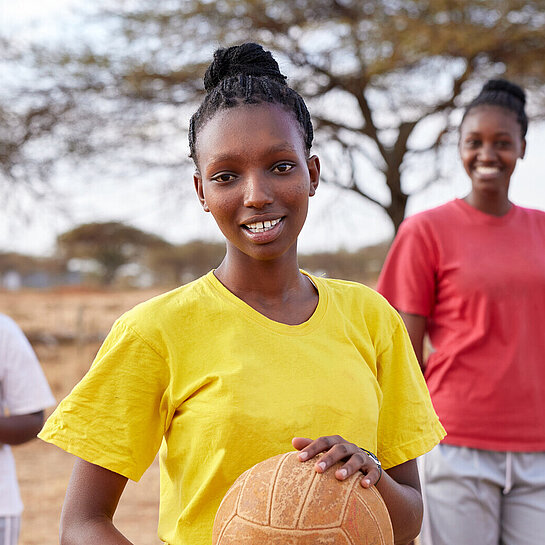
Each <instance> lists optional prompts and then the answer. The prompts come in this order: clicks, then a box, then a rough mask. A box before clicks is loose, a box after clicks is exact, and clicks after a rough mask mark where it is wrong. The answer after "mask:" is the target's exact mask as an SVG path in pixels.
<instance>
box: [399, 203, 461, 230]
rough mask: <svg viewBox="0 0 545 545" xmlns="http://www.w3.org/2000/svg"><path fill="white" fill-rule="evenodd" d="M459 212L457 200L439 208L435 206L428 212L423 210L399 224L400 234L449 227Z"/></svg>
mask: <svg viewBox="0 0 545 545" xmlns="http://www.w3.org/2000/svg"><path fill="white" fill-rule="evenodd" d="M460 212H461V208H460V203H459V199H455V200H453V201H449V202H447V203H445V204H442V205H440V206H436V207H435V208H430V209H429V210H424V211H423V212H418V213H416V214H413V215H412V216H408V217H407V218H406V219H404V220H403V222H402V223H401V227H400V232H402V231H408V230H411V231H417V230H426V229H429V228H437V227H440V226H441V225H443V224H444V225H451V224H452V222H453V221H455V220H456V218H457V217H458V216H459V215H460Z"/></svg>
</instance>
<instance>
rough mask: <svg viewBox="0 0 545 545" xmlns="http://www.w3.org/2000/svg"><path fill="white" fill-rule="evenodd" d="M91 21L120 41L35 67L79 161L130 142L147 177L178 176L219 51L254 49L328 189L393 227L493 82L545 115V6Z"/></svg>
mask: <svg viewBox="0 0 545 545" xmlns="http://www.w3.org/2000/svg"><path fill="white" fill-rule="evenodd" d="M95 21H100V24H101V25H102V26H103V27H106V28H108V29H109V32H110V36H113V37H114V39H110V40H109V41H108V43H107V44H105V43H103V42H100V41H96V40H95V43H88V44H86V45H85V46H78V47H71V48H70V47H67V48H66V49H65V50H63V51H62V52H60V53H59V52H48V53H47V54H45V53H43V52H42V53H41V54H40V55H39V56H37V55H34V57H33V58H34V60H35V61H36V62H37V64H36V66H38V68H39V70H42V71H43V70H44V67H46V66H47V67H48V76H49V77H50V78H53V79H56V80H57V81H59V78H60V80H61V81H62V85H61V84H60V83H59V84H58V85H57V86H56V87H55V89H56V90H57V91H56V92H57V95H58V97H62V99H59V101H60V104H61V107H63V105H64V106H67V105H68V106H67V107H68V109H69V110H68V112H69V114H70V115H69V116H68V118H69V119H71V120H72V122H71V126H70V128H69V129H66V128H65V131H66V135H67V136H66V138H67V139H68V140H69V141H71V142H73V143H80V144H81V143H83V144H84V145H79V146H74V150H75V152H76V153H83V152H84V153H89V152H91V151H93V150H96V149H98V150H100V152H101V153H106V151H107V149H110V150H119V145H120V144H122V145H123V149H124V152H125V153H130V150H131V149H132V150H136V149H138V158H139V160H140V161H141V165H142V166H144V167H145V168H153V167H161V168H162V167H164V166H171V167H176V168H178V167H179V166H180V159H179V157H180V155H179V154H176V153H171V154H170V155H169V154H168V153H165V151H164V150H173V149H179V147H178V146H179V140H180V139H181V138H183V137H184V133H183V129H182V127H186V124H187V114H188V112H191V111H192V110H193V109H194V106H195V103H196V101H197V100H198V99H200V98H201V97H202V89H201V79H202V75H203V72H204V68H205V66H206V64H207V63H208V62H209V60H210V56H211V53H212V51H213V49H214V48H215V47H216V46H217V45H218V44H222V45H231V44H233V43H240V42H242V41H247V40H252V41H258V42H260V43H263V44H264V45H265V46H266V47H267V48H269V49H272V50H273V51H275V52H277V54H278V55H279V58H280V60H281V65H282V68H283V69H284V70H285V71H287V72H288V73H289V75H290V81H291V83H292V84H293V85H294V86H295V87H296V88H297V89H298V90H300V92H301V94H302V95H303V96H305V98H308V102H309V105H310V109H311V113H312V115H313V118H314V121H315V125H316V135H317V138H316V144H317V148H319V150H320V153H322V154H325V155H326V156H328V157H331V159H330V160H329V161H327V160H326V161H325V163H326V166H327V164H329V165H331V166H330V167H329V168H326V170H325V172H324V179H325V180H326V181H328V182H330V183H333V184H337V185H340V186H342V187H345V188H347V189H349V190H352V191H354V192H356V193H357V194H359V195H361V196H362V197H364V198H366V199H367V200H368V201H370V202H372V203H375V204H376V205H378V206H380V207H382V208H383V209H384V210H385V212H386V213H387V215H388V217H389V218H390V219H391V221H392V223H393V225H394V227H395V228H396V229H397V227H398V226H399V224H400V222H401V220H402V219H403V217H404V215H405V209H406V204H407V200H408V199H409V197H410V196H411V195H412V194H415V193H416V192H418V191H421V190H422V189H423V188H425V187H427V186H428V185H429V184H432V183H434V182H435V181H436V180H437V179H438V178H440V176H441V172H440V169H439V167H438V163H434V162H433V161H432V159H431V157H430V152H434V151H435V152H437V151H438V150H439V149H440V145H441V144H442V143H444V142H449V135H451V134H452V113H453V111H454V110H455V109H456V108H457V107H458V106H459V105H460V104H461V102H462V101H463V100H464V99H465V97H466V96H467V95H468V94H470V93H474V92H476V90H477V87H478V86H479V85H480V84H482V82H483V81H484V80H485V79H486V78H489V77H491V76H492V77H493V76H505V77H510V78H513V79H515V80H516V81H519V82H521V83H522V84H524V85H525V86H526V87H527V88H528V89H531V90H532V91H534V93H535V94H534V95H533V96H534V97H535V100H534V109H533V112H532V113H533V114H534V115H537V114H542V113H543V111H544V107H545V97H544V93H543V89H544V87H543V85H544V82H545V63H543V58H545V5H544V4H543V2H541V1H539V0H535V1H525V0H473V1H470V0H458V1H456V2H454V1H452V0H406V1H403V2H400V1H397V0H240V1H239V0H236V1H235V0H216V1H211V0H173V1H171V2H168V3H162V4H157V2H152V1H151V0H137V1H132V2H128V1H123V0H114V1H110V2H109V3H108V4H107V7H104V8H103V10H102V11H101V12H100V13H98V14H97V15H96V18H95ZM56 104H58V102H57V101H51V106H52V107H53V105H56ZM90 109H91V110H92V112H93V115H89V110H90ZM180 110H182V111H183V113H185V114H186V115H180ZM62 115H63V116H64V115H65V114H62ZM78 116H81V118H82V119H84V120H85V122H84V123H79V124H78V123H76V124H74V123H73V120H74V119H78ZM57 119H58V118H57ZM82 128H83V130H82ZM60 132H62V131H60ZM98 133H99V134H101V135H102V136H101V137H97V136H96V135H97V134H98ZM91 134H93V135H95V136H94V138H90V137H89V135H91ZM450 141H452V138H451V139H450ZM169 142H170V143H171V144H170V145H168V143H169ZM172 142H174V143H175V144H174V145H173V144H172ZM144 143H145V144H146V145H147V148H146V150H147V152H145V153H142V145H143V144H144ZM95 146H96V147H95ZM158 146H160V149H161V150H163V151H162V153H159V152H158V149H159V147H158ZM116 153H117V151H116ZM133 159H134V157H133ZM326 159H327V158H326ZM0 160H2V159H1V158H0ZM415 172H416V173H418V178H419V182H418V184H416V186H414V184H413V187H410V185H411V184H409V183H408V180H409V178H410V175H411V173H413V174H414V173H415ZM377 188H378V189H377Z"/></svg>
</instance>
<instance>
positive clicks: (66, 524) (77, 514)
mask: <svg viewBox="0 0 545 545" xmlns="http://www.w3.org/2000/svg"><path fill="white" fill-rule="evenodd" d="M126 484H127V478H126V477H123V475H119V474H118V473H114V472H113V471H109V470H108V469H105V468H103V467H100V466H96V465H94V464H91V463H89V462H86V461H84V460H82V459H80V458H78V459H77V460H76V463H75V464H74V469H73V470H72V476H71V478H70V482H69V483H68V489H67V491H66V497H65V498H64V505H63V508H62V514H61V526H60V544H61V545H95V544H96V543H100V544H101V545H131V542H130V541H129V540H128V539H126V538H125V537H123V536H122V535H121V533H120V532H119V531H118V530H117V528H116V527H115V526H114V524H113V521H112V519H113V516H114V513H115V510H116V508H117V504H118V502H119V498H120V497H121V494H122V493H123V490H124V489H125V485H126Z"/></svg>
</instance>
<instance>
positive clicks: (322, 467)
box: [318, 462, 325, 471]
mask: <svg viewBox="0 0 545 545" xmlns="http://www.w3.org/2000/svg"><path fill="white" fill-rule="evenodd" d="M318 467H319V468H320V469H321V470H322V471H325V462H319V463H318Z"/></svg>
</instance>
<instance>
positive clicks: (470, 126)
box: [461, 104, 521, 136]
mask: <svg viewBox="0 0 545 545" xmlns="http://www.w3.org/2000/svg"><path fill="white" fill-rule="evenodd" d="M489 131H493V132H507V133H517V134H518V135H519V136H520V131H521V127H520V124H519V122H518V120H517V115H516V114H515V112H513V111H511V110H508V109H507V108H503V107H502V106H494V105H488V104H483V105H480V106H476V107H475V108H472V109H471V110H470V111H469V112H468V113H467V115H466V117H465V119H464V121H463V123H462V126H461V132H462V133H468V132H489Z"/></svg>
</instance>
